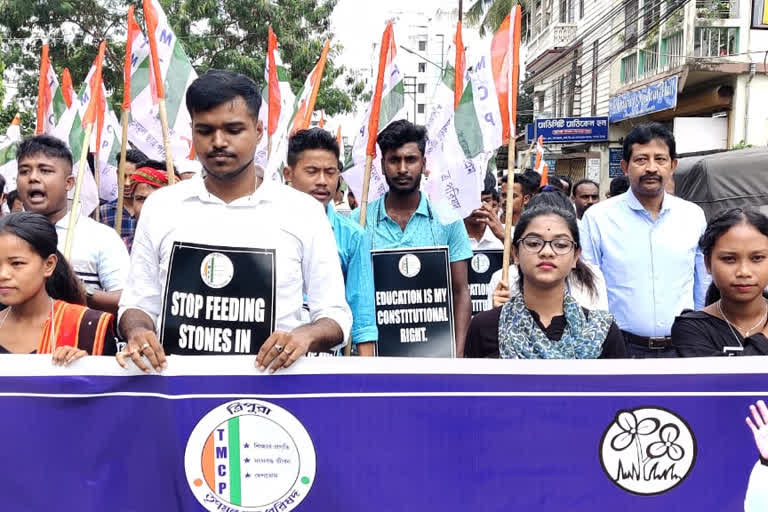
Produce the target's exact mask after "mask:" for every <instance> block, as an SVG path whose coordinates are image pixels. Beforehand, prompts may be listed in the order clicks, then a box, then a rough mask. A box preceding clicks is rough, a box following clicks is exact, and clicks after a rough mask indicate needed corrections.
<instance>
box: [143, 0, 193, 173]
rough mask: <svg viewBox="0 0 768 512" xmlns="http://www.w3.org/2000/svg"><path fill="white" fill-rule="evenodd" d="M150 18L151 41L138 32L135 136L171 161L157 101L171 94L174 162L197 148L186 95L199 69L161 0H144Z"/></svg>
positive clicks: (146, 147) (168, 107)
mask: <svg viewBox="0 0 768 512" xmlns="http://www.w3.org/2000/svg"><path fill="white" fill-rule="evenodd" d="M144 18H145V20H146V22H147V32H148V44H147V40H145V39H144V37H143V36H142V35H141V32H140V31H139V32H138V33H137V32H136V31H134V32H133V33H132V35H133V37H134V39H133V42H132V48H131V49H132V57H131V59H132V60H131V62H132V65H131V87H130V90H131V112H132V121H131V126H130V129H129V133H130V140H131V141H132V142H134V143H135V144H136V145H137V147H138V148H139V149H141V150H142V151H144V152H145V153H146V154H147V155H148V156H150V157H152V158H155V159H159V160H163V159H165V148H164V146H163V139H162V133H163V132H162V126H161V124H160V117H159V107H158V102H157V101H158V99H159V98H165V105H166V111H167V114H168V135H169V137H170V139H171V154H172V155H173V158H174V160H176V159H178V160H182V159H185V158H187V156H188V155H189V153H190V150H191V148H192V120H191V117H190V115H189V112H188V111H187V107H186V105H185V95H186V92H187V88H188V87H189V84H191V83H192V81H194V80H195V79H196V78H197V73H196V72H195V70H194V68H193V67H192V64H191V63H190V61H189V58H188V57H187V54H186V53H185V52H184V48H183V47H182V45H181V42H180V41H179V40H178V38H177V37H176V35H175V34H174V32H173V30H172V29H171V26H170V24H169V23H168V18H167V17H166V15H165V12H163V9H162V7H161V6H160V3H159V2H158V1H157V0H144ZM155 75H157V78H155Z"/></svg>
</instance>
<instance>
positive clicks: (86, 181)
mask: <svg viewBox="0 0 768 512" xmlns="http://www.w3.org/2000/svg"><path fill="white" fill-rule="evenodd" d="M105 48H106V43H104V42H102V43H101V46H100V47H99V55H98V56H97V57H96V60H95V61H94V63H93V65H92V66H91V70H90V72H89V73H88V77H87V78H86V80H85V83H84V84H83V87H82V89H81V91H80V94H79V95H78V97H77V98H76V99H74V100H73V102H72V106H71V107H70V108H68V109H67V110H66V111H65V112H64V114H63V115H62V117H61V119H60V120H59V123H58V125H57V126H56V130H55V131H54V134H53V135H54V136H56V137H58V138H59V139H61V140H63V141H64V142H66V143H67V145H68V146H69V149H70V150H71V151H72V156H73V160H74V165H73V167H72V169H73V172H74V174H75V177H77V173H79V172H80V158H81V156H82V150H83V143H84V142H86V141H85V140H84V139H85V127H86V126H87V125H88V124H93V131H92V132H91V139H90V141H87V142H88V143H89V146H91V149H92V151H93V152H94V153H96V152H97V148H98V146H97V145H96V144H97V143H96V141H97V140H98V139H97V137H96V136H95V135H94V132H96V131H97V130H98V119H99V118H100V117H101V118H102V123H103V122H104V121H103V119H104V116H105V105H106V97H105V90H104V83H103V81H102V79H101V65H102V62H103V59H104V51H105ZM95 160H96V159H95ZM100 177H101V176H100ZM69 196H70V199H72V197H73V196H74V189H73V190H71V191H70V193H69ZM98 205H99V191H98V189H97V188H96V181H95V180H94V178H93V174H92V173H91V172H90V170H89V168H88V166H87V165H86V166H85V174H84V175H83V181H82V186H81V189H80V211H81V212H82V214H83V215H86V216H87V215H90V214H91V212H93V210H95V209H96V207H97V206H98Z"/></svg>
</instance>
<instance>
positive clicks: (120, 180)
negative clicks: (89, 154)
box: [115, 109, 128, 237]
mask: <svg viewBox="0 0 768 512" xmlns="http://www.w3.org/2000/svg"><path fill="white" fill-rule="evenodd" d="M120 124H121V125H122V128H123V133H122V137H121V138H120V163H119V164H118V165H117V212H116V213H115V231H117V234H118V236H120V237H122V236H123V204H124V203H125V154H126V152H127V149H128V148H127V146H128V111H127V110H126V109H123V112H122V115H121V116H120Z"/></svg>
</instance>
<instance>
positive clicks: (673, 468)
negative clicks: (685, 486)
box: [600, 407, 696, 495]
mask: <svg viewBox="0 0 768 512" xmlns="http://www.w3.org/2000/svg"><path fill="white" fill-rule="evenodd" d="M600 461H601V463H602V465H603V470H604V471H605V473H606V475H608V478H610V479H611V481H612V482H613V483H614V484H616V485H617V486H619V487H621V488H622V489H624V490H625V491H629V492H631V493H633V494H641V495H653V494H660V493H663V492H666V491H669V490H670V489H672V488H673V487H675V486H677V485H678V484H679V483H680V482H682V481H683V480H684V479H685V477H686V476H688V474H689V473H690V472H691V469H693V465H694V462H695V461H696V439H695V438H694V436H693V433H692V431H691V429H690V427H689V426H688V424H687V423H685V421H684V420H683V419H682V418H680V417H679V416H677V415H676V414H674V413H673V412H671V411H668V410H666V409H661V408H655V407H643V408H638V409H632V410H622V411H619V412H618V413H617V414H616V418H615V419H614V420H613V422H612V423H611V424H610V425H609V426H608V428H607V429H606V431H605V433H604V434H603V438H602V440H601V442H600Z"/></svg>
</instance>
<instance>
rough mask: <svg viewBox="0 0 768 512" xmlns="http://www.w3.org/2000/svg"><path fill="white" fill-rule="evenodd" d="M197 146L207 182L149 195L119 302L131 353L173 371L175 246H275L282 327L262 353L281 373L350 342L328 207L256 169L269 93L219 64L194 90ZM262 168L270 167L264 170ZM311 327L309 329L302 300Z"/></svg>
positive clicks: (262, 365) (263, 363) (261, 359)
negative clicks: (162, 320) (170, 325)
mask: <svg viewBox="0 0 768 512" xmlns="http://www.w3.org/2000/svg"><path fill="white" fill-rule="evenodd" d="M186 101H187V108H188V110H189V112H190V114H191V117H192V130H193V143H194V147H195V151H196V152H197V158H198V160H199V161H200V163H201V164H202V165H203V167H204V169H205V178H203V177H200V176H196V177H194V178H192V179H190V180H186V181H183V182H181V183H179V184H177V185H174V186H172V187H166V188H163V189H161V190H158V191H157V192H155V193H154V194H152V196H150V197H149V198H148V199H147V201H146V203H145V205H144V207H143V209H142V212H141V221H140V222H139V225H138V228H137V230H136V236H135V238H134V245H133V251H132V255H131V257H132V260H131V273H130V276H129V279H128V286H127V287H126V290H125V293H124V294H123V298H122V300H121V303H120V320H119V326H120V331H121V332H122V334H123V335H124V337H125V338H126V339H127V340H128V341H127V345H126V348H125V350H124V352H123V353H122V354H119V355H118V361H119V362H120V364H121V365H123V367H127V365H126V361H125V359H126V357H130V358H131V359H132V360H133V362H134V363H135V364H136V365H137V366H138V367H139V368H140V369H142V370H143V371H145V372H149V371H150V369H149V367H148V366H147V365H146V363H145V361H144V359H143V357H146V359H147V360H148V361H149V363H150V364H151V365H152V367H154V368H155V369H156V370H157V371H161V370H162V369H164V368H165V367H166V360H165V352H164V350H163V347H162V346H161V345H160V343H159V342H158V338H157V332H156V326H157V325H158V320H159V315H160V314H161V307H162V294H163V288H164V284H165V282H166V278H167V277H168V274H169V270H170V263H171V261H170V256H171V249H172V247H173V245H174V242H187V243H198V244H210V245H219V246H226V247H241V248H263V249H267V250H274V251H275V259H276V261H275V269H276V275H275V279H276V282H275V283H274V287H275V311H276V313H275V331H274V332H273V333H272V335H270V336H269V337H268V338H267V340H266V341H265V342H264V343H263V345H262V346H261V349H260V350H259V353H258V355H257V357H256V366H257V367H258V368H259V369H260V370H265V369H267V368H269V369H270V371H272V372H274V371H275V370H278V369H280V368H285V367H288V366H290V365H291V364H293V362H295V361H296V360H297V359H298V358H299V357H301V356H302V355H304V354H306V353H307V352H308V351H313V352H322V351H327V350H331V349H333V348H336V347H339V346H343V344H344V341H345V340H347V339H348V338H349V332H350V328H351V324H352V315H351V313H350V310H349V307H348V306H347V304H346V302H345V298H344V280H343V277H342V274H341V266H340V264H339V258H338V255H337V253H336V242H335V240H334V237H333V233H332V231H331V226H330V224H329V223H328V221H327V220H326V216H325V214H324V211H323V208H322V205H320V203H319V202H317V201H316V200H315V199H313V198H312V197H310V196H309V195H306V194H304V193H302V192H299V191H297V190H293V189H291V188H289V187H286V186H284V185H282V184H280V183H277V182H274V181H270V180H266V181H265V180H263V179H262V178H261V177H260V176H259V175H260V174H261V175H263V171H261V170H258V169H257V168H256V166H255V165H254V161H253V159H254V155H255V154H256V147H257V146H258V143H259V140H260V139H261V137H262V135H263V131H264V129H263V126H262V123H261V122H260V121H259V120H258V113H259V108H260V106H261V96H260V95H259V91H258V88H257V86H256V84H255V83H254V82H253V81H252V80H251V79H249V78H247V77H245V76H243V75H240V74H237V73H233V72H230V71H221V70H211V71H208V72H207V73H205V74H204V75H202V76H200V77H199V78H197V79H196V80H195V81H194V82H193V83H192V84H191V85H190V86H189V89H188V90H187V98H186ZM259 171H261V172H259ZM305 297H306V303H307V304H308V306H309V314H310V319H311V323H309V324H305V325H302V322H301V317H302V305H303V303H304V302H305V300H304V298H305Z"/></svg>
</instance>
